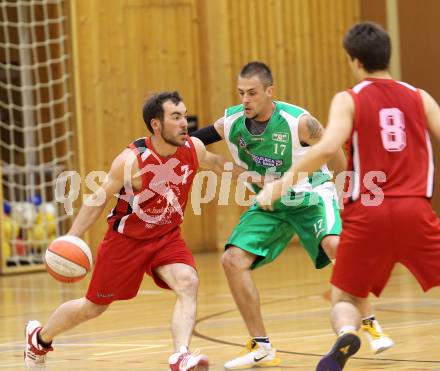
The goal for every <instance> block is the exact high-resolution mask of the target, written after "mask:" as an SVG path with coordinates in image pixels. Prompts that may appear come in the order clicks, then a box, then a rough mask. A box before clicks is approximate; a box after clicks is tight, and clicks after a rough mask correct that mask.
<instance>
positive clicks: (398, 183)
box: [347, 77, 434, 200]
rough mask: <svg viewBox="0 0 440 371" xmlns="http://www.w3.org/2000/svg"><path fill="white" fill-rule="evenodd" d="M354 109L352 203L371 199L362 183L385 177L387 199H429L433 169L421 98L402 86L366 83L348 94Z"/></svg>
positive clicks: (388, 81)
mask: <svg viewBox="0 0 440 371" xmlns="http://www.w3.org/2000/svg"><path fill="white" fill-rule="evenodd" d="M348 93H349V94H350V96H351V98H352V100H353V106H354V112H355V115H354V120H353V134H352V138H351V140H350V141H349V147H350V148H349V151H348V152H347V153H348V155H349V162H348V166H349V167H348V170H354V172H355V174H356V178H355V184H359V187H357V186H355V187H354V193H353V195H352V199H353V200H356V199H357V198H358V197H359V196H360V195H362V194H367V193H368V189H367V188H366V187H365V184H364V183H365V182H363V181H362V180H363V179H364V178H365V175H366V174H368V173H369V172H372V171H375V172H377V171H383V172H384V174H385V176H386V181H385V182H382V183H379V182H378V185H379V186H380V188H381V189H382V191H383V192H384V195H385V197H387V196H390V197H391V196H392V197H396V196H417V197H431V196H432V188H433V176H434V166H433V159H432V150H431V141H430V138H429V134H428V128H427V125H426V119H425V113H424V110H423V102H422V98H421V93H420V91H419V90H418V89H416V88H414V87H413V86H411V85H409V84H406V83H404V82H400V81H395V80H392V79H387V78H373V77H368V78H366V79H364V80H363V81H362V82H360V83H359V84H357V85H356V86H355V87H354V88H353V89H350V90H348Z"/></svg>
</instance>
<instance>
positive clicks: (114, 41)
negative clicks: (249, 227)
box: [71, 0, 359, 250]
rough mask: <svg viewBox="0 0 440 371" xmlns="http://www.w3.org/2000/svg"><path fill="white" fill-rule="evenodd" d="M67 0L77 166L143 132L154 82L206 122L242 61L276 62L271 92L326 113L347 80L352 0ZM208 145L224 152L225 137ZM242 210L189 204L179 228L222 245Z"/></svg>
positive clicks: (231, 98)
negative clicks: (345, 46)
mask: <svg viewBox="0 0 440 371" xmlns="http://www.w3.org/2000/svg"><path fill="white" fill-rule="evenodd" d="M71 4H72V15H73V19H72V23H73V35H72V37H73V40H74V44H75V46H76V47H75V50H74V54H75V66H76V68H75V72H76V98H77V100H76V102H77V105H78V107H77V118H78V127H79V132H78V134H79V137H80V141H81V142H82V143H81V144H80V145H81V147H82V151H81V152H82V167H81V172H82V174H86V173H87V172H88V171H91V170H107V169H108V168H109V166H110V160H111V159H112V158H114V157H115V156H116V155H117V153H119V151H120V150H121V149H122V148H123V147H124V146H125V145H126V144H127V143H128V142H130V141H131V140H132V139H133V138H136V137H139V136H143V135H145V134H146V129H145V127H144V124H143V122H142V117H141V106H142V102H143V100H144V98H145V97H146V96H148V95H149V94H150V93H151V92H153V91H157V90H164V89H177V90H179V91H180V92H181V93H182V95H183V97H184V99H185V102H186V105H187V107H188V110H189V113H191V114H197V115H198V116H199V119H200V123H201V124H202V126H203V125H204V124H206V123H208V122H211V121H212V120H214V119H216V118H218V117H219V116H221V115H222V114H223V111H224V109H225V108H226V107H227V106H229V105H232V104H236V103H237V102H238V96H237V94H236V87H235V84H236V77H237V74H238V72H239V70H240V68H241V67H242V66H243V65H244V64H245V63H247V62H249V61H251V60H262V61H265V62H267V63H268V64H269V65H270V66H271V67H272V69H273V73H274V77H275V85H276V92H275V98H276V99H279V100H284V101H288V102H291V103H294V104H297V105H301V106H304V107H305V108H307V109H308V110H310V112H312V113H313V114H314V115H315V116H316V117H318V118H319V119H320V120H321V121H323V122H325V120H326V116H327V110H328V106H329V102H330V99H331V97H332V96H333V94H334V93H335V92H336V91H338V90H341V89H344V88H346V87H347V86H349V85H350V84H351V83H352V82H353V81H352V80H351V75H350V72H349V70H348V67H347V63H346V59H345V56H344V53H343V50H342V47H341V39H342V35H343V34H344V32H345V30H346V29H347V28H348V26H349V25H350V24H352V23H354V22H356V21H358V20H359V1H358V0H332V1H328V0H240V1H237V0H216V1H207V0H108V1H106V6H105V7H103V6H102V1H100V0H76V1H72V2H71ZM210 149H211V150H213V151H215V152H219V153H223V154H225V155H227V151H226V147H225V145H224V144H223V143H218V144H215V145H212V146H211V147H210ZM230 199H231V200H233V197H231V198H230ZM189 209H190V206H189ZM242 210H243V209H242V208H241V207H238V206H237V205H234V204H232V205H230V206H222V207H217V206H216V205H215V202H214V203H212V204H210V205H207V206H205V207H204V208H203V214H202V217H196V216H193V215H192V213H191V210H188V211H189V212H188V213H187V218H186V221H185V227H184V234H185V235H186V237H187V240H188V243H189V245H190V246H191V248H193V249H196V250H201V249H211V248H215V246H216V245H222V243H223V242H224V240H225V239H226V238H227V235H228V234H229V232H230V230H231V229H232V227H233V225H234V224H235V223H236V222H237V220H238V217H239V214H240V213H241V212H242ZM104 228H105V223H104V222H103V221H101V223H100V224H99V226H98V227H96V228H94V229H93V230H92V233H91V241H92V243H93V245H96V243H97V242H98V241H99V239H100V237H101V235H102V233H103V231H104Z"/></svg>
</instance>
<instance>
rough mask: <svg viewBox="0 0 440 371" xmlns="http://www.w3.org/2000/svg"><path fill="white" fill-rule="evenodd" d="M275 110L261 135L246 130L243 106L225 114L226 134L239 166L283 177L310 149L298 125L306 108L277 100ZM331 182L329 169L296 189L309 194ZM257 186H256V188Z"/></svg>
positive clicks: (230, 108) (300, 184) (322, 169)
mask: <svg viewBox="0 0 440 371" xmlns="http://www.w3.org/2000/svg"><path fill="white" fill-rule="evenodd" d="M274 104H275V110H274V111H273V113H272V116H271V118H270V120H269V121H268V123H267V125H266V129H265V130H264V131H263V132H262V133H261V134H259V135H254V134H251V133H250V132H249V130H248V128H247V127H246V123H245V120H246V116H245V114H244V109H243V105H242V104H240V105H238V106H233V107H229V108H227V109H226V111H225V120H224V133H225V139H226V142H227V144H228V147H229V150H230V151H231V154H232V156H233V158H234V161H235V162H236V163H237V165H240V166H242V167H244V168H246V169H248V170H250V171H255V172H257V173H259V174H261V175H263V176H264V175H266V174H276V175H277V176H282V175H283V174H284V173H285V172H286V171H288V170H289V168H290V167H291V166H292V164H294V163H295V161H297V160H298V159H299V158H300V157H301V156H303V155H304V154H305V153H306V152H307V151H308V150H309V147H307V146H304V145H302V144H301V142H300V140H299V133H298V123H299V119H300V118H301V116H303V115H306V114H309V113H308V112H307V111H306V110H305V109H303V108H301V107H298V106H295V105H293V104H288V103H284V102H279V101H275V102H274ZM330 179H331V175H330V172H329V170H328V169H327V166H323V167H321V169H320V170H319V171H317V172H315V173H314V175H313V177H309V178H308V179H307V178H306V179H304V180H303V181H302V182H300V183H298V184H297V185H296V186H294V187H293V191H295V192H310V191H312V189H313V188H314V187H316V186H317V185H320V184H322V183H324V182H326V181H328V180H330ZM254 187H256V186H254Z"/></svg>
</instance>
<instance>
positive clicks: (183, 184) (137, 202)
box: [108, 137, 199, 240]
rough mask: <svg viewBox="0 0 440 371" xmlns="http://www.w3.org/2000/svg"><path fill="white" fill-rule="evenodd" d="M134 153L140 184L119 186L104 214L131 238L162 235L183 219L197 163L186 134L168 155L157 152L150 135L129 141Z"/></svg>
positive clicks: (120, 231)
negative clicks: (107, 210)
mask: <svg viewBox="0 0 440 371" xmlns="http://www.w3.org/2000/svg"><path fill="white" fill-rule="evenodd" d="M129 147H130V148H132V149H133V152H134V153H135V154H136V157H137V161H138V164H139V169H140V172H141V174H142V175H141V179H142V187H141V189H140V190H138V191H134V190H133V189H132V186H131V182H128V183H126V184H125V185H124V187H123V188H122V189H121V191H120V193H119V196H118V202H117V203H116V206H115V208H114V209H113V210H112V212H111V213H110V215H109V216H108V223H109V225H110V227H111V228H113V230H114V231H116V232H119V233H121V234H123V235H126V236H128V237H131V238H136V239H143V240H147V239H151V238H157V237H160V236H163V235H165V234H167V233H168V232H170V231H171V230H172V229H174V228H176V227H177V226H178V225H180V224H181V223H182V221H183V213H184V211H185V207H186V203H187V201H188V194H189V191H190V188H191V184H192V182H193V179H194V176H195V175H196V172H197V169H198V166H199V163H198V159H197V154H196V151H195V148H194V144H193V142H192V141H191V139H190V138H189V137H187V140H186V142H185V144H184V145H183V146H181V147H177V151H176V153H174V155H172V156H170V157H162V156H160V155H159V154H158V153H157V152H156V151H155V150H154V148H153V146H152V145H151V140H150V138H140V139H138V140H136V141H135V142H133V143H131V144H130V145H129Z"/></svg>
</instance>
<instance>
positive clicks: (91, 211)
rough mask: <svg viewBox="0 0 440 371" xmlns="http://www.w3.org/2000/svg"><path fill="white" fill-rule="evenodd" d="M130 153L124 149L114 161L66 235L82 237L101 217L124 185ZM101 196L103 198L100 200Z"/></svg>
mask: <svg viewBox="0 0 440 371" xmlns="http://www.w3.org/2000/svg"><path fill="white" fill-rule="evenodd" d="M130 152H131V150H130V149H126V150H124V151H123V152H122V153H121V154H120V155H119V156H118V157H116V158H115V159H114V161H113V163H112V165H111V168H110V171H109V173H108V174H107V176H106V178H105V180H104V182H103V183H102V185H101V187H100V189H99V193H93V194H92V195H90V196H89V197H88V198H87V204H86V203H84V204H83V205H82V206H81V209H80V211H79V213H78V215H77V216H76V218H75V220H74V221H73V224H72V227H71V228H70V230H69V231H68V232H67V234H69V235H74V236H78V237H82V236H83V234H84V233H85V232H86V231H87V230H88V229H89V228H90V227H91V226H92V225H93V223H95V221H96V220H97V219H98V217H99V216H100V215H101V213H102V211H103V210H104V208H105V206H106V205H107V202H108V201H109V200H110V199H111V198H112V197H113V196H114V195H115V194H117V193H119V191H120V190H121V188H122V186H123V184H124V167H125V164H126V161H127V160H128V158H129V154H130ZM136 166H137V164H136ZM130 181H131V179H130ZM102 196H104V197H103V198H102ZM90 205H96V206H90Z"/></svg>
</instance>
